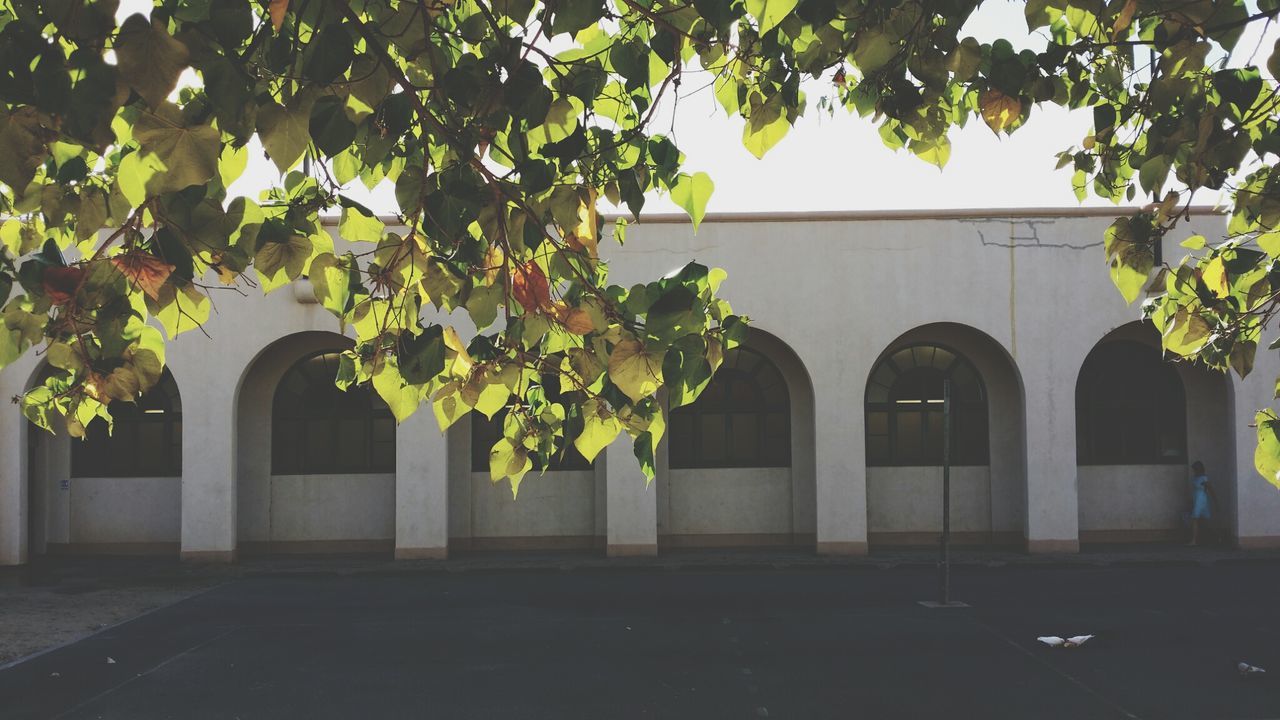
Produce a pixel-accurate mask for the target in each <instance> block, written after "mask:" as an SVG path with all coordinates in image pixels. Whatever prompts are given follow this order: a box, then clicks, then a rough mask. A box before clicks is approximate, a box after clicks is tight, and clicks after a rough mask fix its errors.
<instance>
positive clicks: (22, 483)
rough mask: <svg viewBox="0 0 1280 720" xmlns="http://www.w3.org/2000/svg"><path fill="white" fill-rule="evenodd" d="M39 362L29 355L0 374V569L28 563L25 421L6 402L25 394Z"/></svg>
mask: <svg viewBox="0 0 1280 720" xmlns="http://www.w3.org/2000/svg"><path fill="white" fill-rule="evenodd" d="M38 362H39V361H38V360H37V359H36V358H35V352H34V351H29V352H27V354H26V355H25V356H24V357H22V358H21V359H19V360H18V361H17V362H15V363H13V364H12V365H10V366H8V367H6V368H5V369H4V370H3V371H0V400H2V401H3V408H0V565H21V564H23V563H25V562H27V550H28V548H27V540H28V537H29V534H28V531H27V523H28V522H29V521H30V518H28V517H27V512H28V502H27V494H28V493H29V492H30V489H29V488H28V487H27V419H26V418H24V417H23V416H22V410H21V409H20V408H19V406H18V405H17V404H15V403H11V402H8V400H9V398H12V397H14V396H17V395H21V394H22V393H23V392H24V391H25V390H26V384H27V380H28V378H30V377H31V376H32V375H33V374H34V372H35V369H36V366H37V364H38ZM41 432H43V431H41Z"/></svg>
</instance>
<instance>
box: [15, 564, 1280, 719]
mask: <svg viewBox="0 0 1280 720" xmlns="http://www.w3.org/2000/svg"><path fill="white" fill-rule="evenodd" d="M1278 571H1280V562H1277V561H1273V560H1266V561H1259V560H1253V561H1247V562H1216V563H1213V564H1197V563H1185V564H1178V563H1164V564H1159V565H1152V566H1141V565H1139V566H1109V567H1087V566H1060V567H1059V566H1005V567H962V568H958V569H957V571H956V572H955V574H954V577H953V596H954V597H956V598H957V599H959V600H963V601H965V602H967V603H969V604H970V606H971V607H969V608H946V609H929V608H925V607H922V606H920V605H919V604H918V603H917V601H919V600H924V599H930V598H932V597H933V596H934V595H935V594H936V575H935V573H934V572H932V571H931V570H929V569H927V568H921V567H918V566H910V567H906V566H904V567H900V568H897V569H884V568H875V567H843V568H817V569H815V568H801V569H794V570H771V569H761V570H740V569H738V570H723V571H689V570H681V571H671V570H663V569H654V568H633V569H627V570H622V571H609V570H585V571H584V570H578V571H573V572H565V571H546V570H540V571H536V572H466V573H397V574H378V573H364V574H356V575H350V574H343V575H336V574H330V573H317V574H303V573H294V574H289V575H281V576H254V577H241V578H234V579H230V580H228V581H227V582H225V583H224V584H221V585H219V586H217V587H215V588H213V589H211V590H209V591H207V592H204V593H202V594H200V595H197V596H195V597H192V598H190V599H187V600H184V601H182V602H179V603H177V604H175V605H171V606H169V607H167V608H163V609H160V610H157V611H155V612H152V613H149V614H147V615H144V616H142V617H139V618H137V619H135V620H132V621H130V622H127V623H124V624H122V625H118V626H116V627H113V628H109V629H107V630H104V631H102V632H100V633H98V634H96V635H93V636H91V637H89V638H87V639H84V640H81V641H79V642H76V643H74V644H71V645H68V646H65V647H62V648H59V649H55V650H52V651H49V652H46V653H44V654H41V655H37V656H35V657H33V658H30V659H28V660H25V661H23V662H20V663H18V664H16V665H12V666H10V667H7V668H5V669H2V670H0V718H5V719H6V720H8V719H13V720H17V719H19V718H120V719H128V720H138V719H146V718H184V719H185V718H240V719H242V720H250V719H254V718H359V719H363V718H370V719H372V718H447V719H449V720H454V719H467V718H503V719H522V718H555V719H557V720H561V719H567V718H591V719H592V720H608V719H611V718H699V719H703V718H760V717H769V718H804V719H809V718H842V719H843V718H869V719H872V720H876V719H880V718H1036V719H1039V718H1066V719H1070V720H1092V719H1094V718H1098V719H1106V718H1160V719H1166V718H1167V719H1173V718H1194V719H1196V720H1203V719H1207V718H1280V645H1278V642H1277V641H1278V640H1280V607H1277V606H1278V605H1280V572H1278ZM2 621H3V608H0V622H2ZM1086 633H1091V634H1095V635H1096V636H1097V637H1096V638H1095V639H1094V640H1092V641H1090V642H1089V643H1087V644H1086V645H1085V646H1083V647H1080V648H1077V649H1074V650H1053V649H1049V648H1047V647H1044V646H1042V645H1040V644H1039V643H1038V642H1037V641H1036V637H1037V636H1038V635H1063V636H1065V635H1074V634H1086ZM108 659H110V660H108ZM1240 661H1246V662H1249V663H1252V664H1254V665H1258V666H1261V667H1264V668H1267V669H1269V670H1270V671H1271V672H1269V673H1267V674H1265V675H1261V676H1258V677H1255V678H1252V679H1242V678H1241V677H1240V676H1239V675H1238V673H1237V671H1236V663H1237V662H1240Z"/></svg>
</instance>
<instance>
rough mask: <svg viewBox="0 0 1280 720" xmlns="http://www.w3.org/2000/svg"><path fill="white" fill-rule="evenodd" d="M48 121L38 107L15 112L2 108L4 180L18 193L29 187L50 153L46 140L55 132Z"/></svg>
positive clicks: (0, 143) (0, 147)
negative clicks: (48, 126)
mask: <svg viewBox="0 0 1280 720" xmlns="http://www.w3.org/2000/svg"><path fill="white" fill-rule="evenodd" d="M46 121H47V119H46V118H45V117H44V115H42V114H41V113H40V112H39V111H38V110H36V109H35V108H34V107H19V108H16V109H14V111H13V112H11V113H7V112H5V111H4V109H3V108H0V123H3V124H0V182H3V183H4V184H6V185H8V186H9V187H10V188H13V191H14V193H15V194H17V195H21V194H22V193H23V191H25V190H26V188H27V185H28V184H29V183H30V182H31V178H32V177H33V176H34V175H35V172H36V168H38V167H39V166H40V164H41V163H42V162H43V160H44V157H45V155H46V154H47V152H48V148H47V146H46V141H47V140H48V139H50V138H51V137H53V135H52V133H51V131H50V130H48V129H47V128H46V127H45V124H46Z"/></svg>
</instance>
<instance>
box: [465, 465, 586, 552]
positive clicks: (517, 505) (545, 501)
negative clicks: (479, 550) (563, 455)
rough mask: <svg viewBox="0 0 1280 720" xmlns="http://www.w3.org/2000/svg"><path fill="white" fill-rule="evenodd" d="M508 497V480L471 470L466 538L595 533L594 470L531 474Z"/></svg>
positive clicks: (509, 489) (531, 536)
mask: <svg viewBox="0 0 1280 720" xmlns="http://www.w3.org/2000/svg"><path fill="white" fill-rule="evenodd" d="M524 479H525V482H523V483H521V485H520V495H519V497H518V498H513V497H512V496H511V485H510V483H509V482H508V481H506V480H503V481H502V482H498V483H495V482H493V481H492V480H491V479H490V478H489V474H488V473H471V476H470V480H471V487H470V490H471V537H472V538H535V537H555V536H562V537H578V538H587V537H592V536H594V535H595V534H596V487H595V486H596V473H595V472H594V471H593V470H573V471H559V472H548V473H546V474H545V475H538V474H536V473H530V474H528V475H526V476H525V478H524Z"/></svg>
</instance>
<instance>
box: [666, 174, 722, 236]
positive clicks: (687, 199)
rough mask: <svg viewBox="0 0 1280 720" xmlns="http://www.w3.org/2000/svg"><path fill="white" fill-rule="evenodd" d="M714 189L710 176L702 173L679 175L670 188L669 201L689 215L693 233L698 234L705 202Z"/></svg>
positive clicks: (705, 209) (705, 211) (705, 206)
mask: <svg viewBox="0 0 1280 720" xmlns="http://www.w3.org/2000/svg"><path fill="white" fill-rule="evenodd" d="M715 189H716V184H715V183H714V182H712V181H711V176H710V175H708V174H706V173H704V172H700V173H695V174H693V175H685V174H684V173H681V174H680V179H679V180H678V181H677V182H676V184H675V187H673V188H671V199H672V200H674V201H675V203H676V204H677V205H679V206H680V207H682V208H684V211H685V212H687V213H689V219H691V220H693V231H694V232H695V233H696V232H698V224H699V223H701V222H702V218H703V216H705V215H706V214H707V201H708V200H710V199H711V193H712V192H714V191H715Z"/></svg>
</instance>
